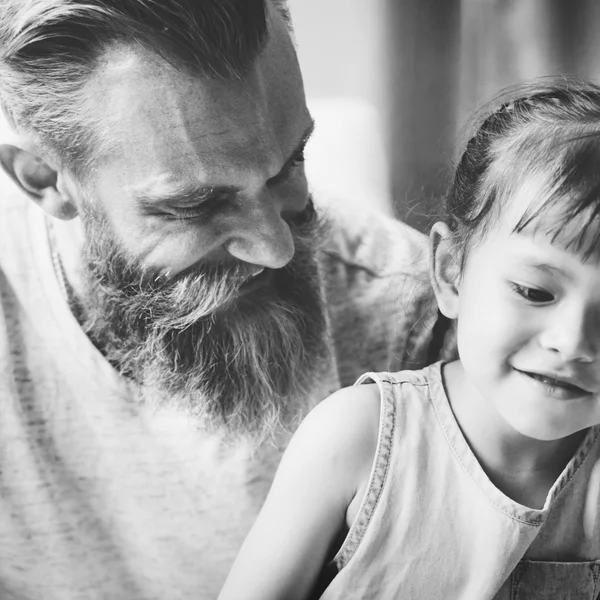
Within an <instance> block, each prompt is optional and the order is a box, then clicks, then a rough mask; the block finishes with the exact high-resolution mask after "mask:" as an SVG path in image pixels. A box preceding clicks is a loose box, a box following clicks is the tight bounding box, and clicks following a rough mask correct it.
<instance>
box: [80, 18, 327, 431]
mask: <svg viewBox="0 0 600 600" xmlns="http://www.w3.org/2000/svg"><path fill="white" fill-rule="evenodd" d="M107 58H108V60H107V61H106V64H107V66H106V67H105V68H103V69H102V71H101V72H100V74H99V75H98V77H97V78H96V79H95V80H94V82H93V83H92V85H91V86H90V88H91V91H92V92H93V95H94V96H93V97H95V98H96V101H95V104H94V105H93V106H92V109H91V110H93V111H95V115H100V119H97V120H98V121H99V122H101V123H102V124H103V125H102V133H103V135H104V138H105V141H106V142H108V143H109V144H110V146H111V147H112V151H111V152H110V153H109V154H108V155H106V156H105V157H104V158H103V159H101V160H100V161H99V162H98V163H97V166H96V170H95V173H94V178H93V183H92V184H91V186H90V187H91V189H90V188H88V195H89V197H90V198H89V200H88V201H87V204H86V202H83V203H82V207H81V208H82V210H81V214H82V220H83V223H84V226H85V231H86V244H85V248H84V273H83V276H84V281H85V283H86V286H85V290H84V297H83V309H84V314H83V317H82V318H83V320H84V326H85V327H86V329H87V331H88V333H89V335H90V337H91V338H92V340H94V341H95V342H96V343H97V344H98V345H99V346H100V347H101V349H102V350H103V351H104V352H105V354H106V355H107V357H108V358H109V359H110V360H111V361H112V362H113V363H114V364H115V365H116V366H117V367H118V368H119V369H120V370H121V371H122V372H123V373H125V374H127V375H129V376H131V377H132V378H134V379H135V380H136V381H138V383H140V384H141V387H142V389H144V390H145V392H146V395H147V396H149V397H153V398H156V397H158V398H159V401H161V402H163V401H164V402H171V403H173V402H174V403H176V404H178V405H180V406H183V407H185V408H186V409H188V410H190V411H191V412H193V413H197V414H200V415H202V416H203V417H204V418H205V419H207V420H208V421H209V422H213V423H216V424H217V425H218V424H221V423H222V422H226V423H227V425H228V427H229V428H230V429H232V430H234V431H251V432H253V433H256V432H258V433H259V434H262V433H264V431H265V430H266V429H269V428H272V426H274V425H275V424H277V423H279V422H280V421H281V420H282V419H285V418H287V417H288V416H289V415H290V414H291V413H293V412H294V411H298V406H297V405H296V404H295V401H297V398H298V397H299V396H301V395H302V393H305V392H306V390H307V389H308V388H310V384H311V383H312V382H314V380H315V379H316V377H317V376H318V372H317V365H319V364H325V363H326V360H325V358H326V351H325V343H324V330H325V325H324V317H323V311H322V306H321V298H320V293H319V282H318V270H317V266H316V261H315V257H314V250H315V248H314V244H315V231H316V229H317V227H316V222H315V219H314V211H313V207H312V202H311V201H310V198H309V195H308V188H307V182H306V177H305V174H304V168H303V164H302V159H303V156H302V151H303V146H304V144H305V143H306V140H307V138H308V135H309V134H310V131H311V129H312V120H311V118H310V116H309V114H308V111H307V109H306V105H305V100H304V94H303V88H302V81H301V77H300V73H299V70H298V65H297V62H296V59H295V53H294V50H293V47H292V45H291V41H290V39H289V36H288V33H287V30H286V28H285V25H284V24H283V22H282V21H281V20H277V19H275V18H273V21H272V23H271V35H270V40H269V43H268V45H267V47H266V49H265V51H264V52H263V53H262V55H261V56H260V57H259V58H258V60H257V63H256V65H255V68H254V70H253V71H252V72H251V73H250V74H249V75H248V76H247V77H246V78H245V79H244V80H242V81H215V80H207V79H206V78H198V77H192V76H187V75H183V74H181V73H179V72H177V71H176V70H174V69H173V68H172V67H170V66H167V65H166V64H165V63H163V62H161V61H160V60H159V59H156V58H153V57H148V56H145V55H139V54H134V53H132V52H131V51H127V50H125V51H123V50H120V51H118V52H116V51H115V52H114V53H113V54H111V55H109V56H108V57H107Z"/></svg>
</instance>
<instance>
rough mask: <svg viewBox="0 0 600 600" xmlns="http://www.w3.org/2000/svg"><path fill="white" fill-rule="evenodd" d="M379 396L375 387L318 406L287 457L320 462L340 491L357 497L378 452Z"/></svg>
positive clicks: (357, 389)
mask: <svg viewBox="0 0 600 600" xmlns="http://www.w3.org/2000/svg"><path fill="white" fill-rule="evenodd" d="M380 406H381V400H380V392H379V388H378V387H377V385H376V384H365V385H359V386H354V387H347V388H343V389H341V390H339V391H337V392H335V393H334V394H332V395H331V396H329V397H328V398H327V399H325V400H323V402H321V403H320V404H318V405H317V406H316V407H315V408H314V409H313V410H312V411H311V412H310V413H309V414H308V416H307V417H306V419H305V420H304V421H303V422H302V424H301V425H300V427H299V428H298V431H297V432H296V434H295V436H294V438H293V440H292V442H291V444H290V447H289V448H288V454H293V455H296V456H299V457H303V460H309V461H310V460H311V459H310V457H314V460H313V461H311V462H312V463H313V465H314V464H315V463H317V462H318V464H319V466H320V468H321V469H322V470H323V473H324V474H326V477H334V479H335V480H336V482H337V485H338V486H339V488H338V489H341V490H346V492H347V493H350V494H352V495H354V494H355V493H356V491H357V490H358V489H359V488H360V487H361V486H362V484H363V482H364V481H365V480H366V479H368V477H369V474H370V471H371V467H372V463H373V458H374V456H375V452H376V450H377V442H378V435H379V420H380Z"/></svg>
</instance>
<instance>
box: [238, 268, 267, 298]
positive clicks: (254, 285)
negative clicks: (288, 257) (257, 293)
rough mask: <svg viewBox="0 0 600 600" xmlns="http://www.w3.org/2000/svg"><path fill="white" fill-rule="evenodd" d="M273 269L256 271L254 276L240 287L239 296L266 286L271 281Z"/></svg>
mask: <svg viewBox="0 0 600 600" xmlns="http://www.w3.org/2000/svg"><path fill="white" fill-rule="evenodd" d="M273 273H274V272H273V269H267V268H263V269H260V270H257V271H256V273H255V274H254V275H251V276H250V277H249V278H248V279H246V281H244V283H243V284H242V285H241V286H240V288H239V292H240V295H244V294H247V293H248V292H252V291H254V290H256V289H258V288H260V287H263V286H265V285H268V284H269V283H271V281H272V279H273Z"/></svg>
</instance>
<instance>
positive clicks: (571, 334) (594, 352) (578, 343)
mask: <svg viewBox="0 0 600 600" xmlns="http://www.w3.org/2000/svg"><path fill="white" fill-rule="evenodd" d="M550 319H552V321H551V323H550V324H549V326H548V327H547V328H546V329H545V330H544V331H543V332H542V334H541V335H540V344H541V345H542V346H543V347H544V348H545V349H546V350H550V351H551V352H555V353H557V354H559V355H560V357H561V359H562V360H564V361H566V362H568V361H579V362H588V363H589V362H593V361H594V360H595V359H596V358H597V356H598V346H599V341H600V340H599V337H600V330H599V325H600V323H599V322H598V319H597V318H596V319H595V320H594V319H593V318H592V315H590V314H589V313H588V312H587V311H586V310H584V309H582V308H580V307H569V308H566V309H565V310H562V311H559V312H557V313H555V314H554V315H552V316H551V317H550ZM594 321H595V322H594Z"/></svg>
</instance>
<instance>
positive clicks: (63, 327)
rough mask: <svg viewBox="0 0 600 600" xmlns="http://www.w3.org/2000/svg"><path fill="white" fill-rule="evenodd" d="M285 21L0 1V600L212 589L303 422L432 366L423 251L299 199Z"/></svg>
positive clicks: (250, 0) (150, 3)
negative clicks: (0, 121) (375, 379)
mask: <svg viewBox="0 0 600 600" xmlns="http://www.w3.org/2000/svg"><path fill="white" fill-rule="evenodd" d="M290 27H291V25H290V23H289V15H288V14H287V12H286V9H285V6H284V5H283V4H282V3H281V2H276V1H275V0H85V1H78V0H0V102H1V105H2V110H3V113H4V115H5V117H6V123H7V124H6V125H4V126H3V128H2V140H3V142H4V143H3V144H2V145H1V146H0V163H1V165H2V167H3V169H4V171H5V173H6V174H7V175H8V177H6V178H4V179H3V180H2V181H1V188H0V189H1V190H2V194H1V196H0V300H1V303H0V485H1V490H2V493H1V494H0V597H2V598H3V599H4V598H6V599H9V598H12V599H19V600H37V599H40V600H41V599H44V600H52V599H56V600H70V599H78V598H98V599H100V598H116V599H118V598H123V599H127V600H150V599H155V598H161V599H162V598H181V599H185V598H214V597H216V595H217V594H218V591H219V588H220V586H221V584H222V582H223V580H224V578H225V575H226V574H227V570H228V567H229V566H230V564H231V561H232V559H233V557H234V556H235V554H236V551H237V549H238V547H239V545H240V543H241V541H242V540H243V538H244V536H245V534H246V532H247V530H248V528H249V527H250V525H251V523H252V521H253V519H254V517H255V515H256V514H257V511H258V510H259V508H260V506H261V504H262V502H263V500H264V497H265V495H266V492H267V491H268V487H269V484H270V481H271V478H272V476H273V473H274V469H275V468H276V466H277V463H278V461H279V458H280V455H281V452H282V450H283V449H284V447H285V445H286V443H287V440H288V438H289V434H290V432H291V431H292V430H293V428H294V426H295V424H296V423H297V422H298V420H299V419H300V418H301V417H302V416H303V415H304V414H306V411H307V410H308V409H309V408H310V407H311V406H313V405H314V404H315V403H316V402H318V401H319V400H321V399H323V398H324V397H325V396H326V395H327V394H329V393H331V392H332V391H334V390H335V389H337V388H339V387H340V386H341V385H348V384H351V383H352V382H353V380H354V378H355V377H357V376H358V375H359V374H360V373H361V372H363V371H365V370H370V369H371V370H383V369H398V368H401V367H404V366H410V367H413V368H416V367H420V366H422V365H423V364H424V363H425V361H426V360H427V358H428V356H427V353H428V351H429V352H431V344H430V340H431V331H432V328H433V325H434V322H435V319H436V314H437V313H436V310H435V306H434V305H433V301H432V297H431V294H430V292H429V288H428V285H427V284H426V283H425V282H426V279H427V277H426V260H425V243H424V239H423V238H422V236H420V234H418V233H416V232H414V231H412V230H410V229H409V228H408V227H406V226H403V225H401V224H399V223H396V222H393V221H391V220H386V219H385V218H384V217H377V216H375V215H371V216H369V215H368V213H366V212H365V214H364V215H360V216H357V215H352V214H343V215H336V214H331V215H330V217H329V219H324V218H322V217H321V216H319V215H318V213H317V210H316V209H315V206H314V205H313V202H312V199H311V197H310V195H309V193H308V187H307V181H306V177H305V173H304V168H303V151H304V147H305V145H306V143H307V141H308V138H309V136H310V134H311V132H312V129H313V122H312V120H311V117H310V115H309V112H308V110H307V108H306V103H305V98H304V92H303V86H302V80H301V76H300V72H299V68H298V64H297V60H296V55H295V51H294V46H293V43H292V41H291V35H290ZM11 180H12V181H11ZM367 200H368V199H365V202H367ZM437 353H438V350H434V351H433V354H432V355H431V356H432V357H437Z"/></svg>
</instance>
